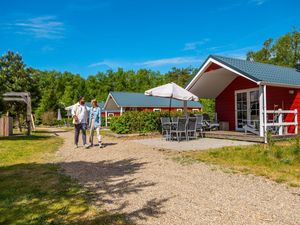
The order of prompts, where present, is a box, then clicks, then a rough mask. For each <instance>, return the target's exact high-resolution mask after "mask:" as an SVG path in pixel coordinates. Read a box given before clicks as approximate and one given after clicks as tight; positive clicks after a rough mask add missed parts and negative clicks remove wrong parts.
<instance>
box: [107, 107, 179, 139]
mask: <svg viewBox="0 0 300 225" xmlns="http://www.w3.org/2000/svg"><path fill="white" fill-rule="evenodd" d="M180 115H182V113H181V112H176V113H173V112H172V113H171V116H180ZM168 116H169V112H138V111H131V112H125V113H123V115H122V116H119V117H112V118H111V119H110V129H111V130H112V131H113V132H116V133H118V134H129V133H148V132H154V131H160V129H161V126H160V117H168Z"/></svg>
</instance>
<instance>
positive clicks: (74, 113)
mask: <svg viewBox="0 0 300 225" xmlns="http://www.w3.org/2000/svg"><path fill="white" fill-rule="evenodd" d="M76 111H77V105H74V106H73V107H72V118H74V119H75V121H77V120H78V117H77V115H76Z"/></svg>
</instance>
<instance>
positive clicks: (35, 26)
mask: <svg viewBox="0 0 300 225" xmlns="http://www.w3.org/2000/svg"><path fill="white" fill-rule="evenodd" d="M10 27H11V28H13V29H15V30H16V31H15V33H17V34H21V35H30V36H32V37H34V38H38V39H61V38H64V34H63V32H64V30H65V29H64V24H63V23H62V22H60V21H58V20H57V19H56V17H55V16H40V17H34V18H29V19H25V20H20V21H17V22H15V23H14V24H11V25H10Z"/></svg>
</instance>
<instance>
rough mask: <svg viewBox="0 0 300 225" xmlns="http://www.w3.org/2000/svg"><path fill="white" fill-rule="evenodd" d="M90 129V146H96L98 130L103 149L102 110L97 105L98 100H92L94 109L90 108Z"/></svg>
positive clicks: (98, 137)
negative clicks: (101, 132)
mask: <svg viewBox="0 0 300 225" xmlns="http://www.w3.org/2000/svg"><path fill="white" fill-rule="evenodd" d="M89 127H90V138H89V139H90V146H93V144H94V131H95V130H96V133H97V139H98V143H99V147H100V148H103V145H102V137H101V134H100V127H101V108H100V107H99V106H98V104H97V100H96V99H93V100H92V107H91V108H90V116H89Z"/></svg>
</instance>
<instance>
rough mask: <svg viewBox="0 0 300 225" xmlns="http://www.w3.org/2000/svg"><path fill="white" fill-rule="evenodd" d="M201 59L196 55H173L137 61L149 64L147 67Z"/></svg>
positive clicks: (178, 63) (143, 64)
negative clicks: (171, 56) (172, 56)
mask: <svg viewBox="0 0 300 225" xmlns="http://www.w3.org/2000/svg"><path fill="white" fill-rule="evenodd" d="M201 60H202V59H200V58H197V57H174V58H164V59H156V60H149V61H145V62H142V63H139V65H141V66H149V67H158V66H165V65H180V64H192V63H199V62H201Z"/></svg>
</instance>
